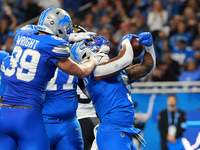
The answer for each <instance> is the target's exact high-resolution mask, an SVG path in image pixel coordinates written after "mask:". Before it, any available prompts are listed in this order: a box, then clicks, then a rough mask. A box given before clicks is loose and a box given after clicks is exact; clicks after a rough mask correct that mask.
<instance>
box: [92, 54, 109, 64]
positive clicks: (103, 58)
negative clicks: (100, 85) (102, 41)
mask: <svg viewBox="0 0 200 150" xmlns="http://www.w3.org/2000/svg"><path fill="white" fill-rule="evenodd" d="M90 59H92V60H93V61H94V62H95V64H96V66H97V65H100V64H102V63H104V62H108V61H109V60H110V59H109V57H108V55H107V54H104V53H96V54H94V55H91V56H90Z"/></svg>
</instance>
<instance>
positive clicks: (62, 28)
mask: <svg viewBox="0 0 200 150" xmlns="http://www.w3.org/2000/svg"><path fill="white" fill-rule="evenodd" d="M37 30H38V31H43V32H46V33H49V34H53V35H55V36H58V37H60V38H62V39H65V38H66V37H67V36H68V35H69V34H70V33H72V31H73V28H72V21H71V18H70V16H69V14H68V13H67V12H66V11H64V10H63V9H60V8H56V7H55V8H48V9H46V10H44V11H43V12H42V14H41V16H40V19H39V22H38V25H37Z"/></svg>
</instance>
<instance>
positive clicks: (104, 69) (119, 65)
mask: <svg viewBox="0 0 200 150" xmlns="http://www.w3.org/2000/svg"><path fill="white" fill-rule="evenodd" d="M122 45H125V48H122V50H121V51H120V54H119V55H118V56H117V57H115V58H113V59H111V60H110V61H109V62H108V63H103V64H101V65H99V66H97V67H96V68H95V70H94V71H93V73H94V77H100V76H104V75H109V74H113V73H116V72H117V71H120V70H122V69H124V68H125V67H127V66H129V65H130V64H131V63H132V61H133V58H134V54H133V49H132V46H131V43H130V42H129V40H128V39H125V40H124V41H123V42H122Z"/></svg>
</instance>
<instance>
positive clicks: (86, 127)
mask: <svg viewBox="0 0 200 150" xmlns="http://www.w3.org/2000/svg"><path fill="white" fill-rule="evenodd" d="M79 122H80V125H81V130H82V134H83V140H84V150H90V149H91V146H92V143H93V141H94V139H95V137H94V127H95V126H96V125H97V124H99V122H100V121H99V119H98V118H97V117H88V118H83V119H79Z"/></svg>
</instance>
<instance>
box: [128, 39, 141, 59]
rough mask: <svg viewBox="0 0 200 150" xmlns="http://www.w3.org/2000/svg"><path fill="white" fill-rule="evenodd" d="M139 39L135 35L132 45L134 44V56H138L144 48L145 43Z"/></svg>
mask: <svg viewBox="0 0 200 150" xmlns="http://www.w3.org/2000/svg"><path fill="white" fill-rule="evenodd" d="M138 40H139V39H138V38H134V37H133V38H132V41H131V45H132V48H133V52H134V58H135V57H138V56H139V55H140V54H141V53H142V51H143V49H144V47H143V45H142V44H140V43H139V41H138Z"/></svg>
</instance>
